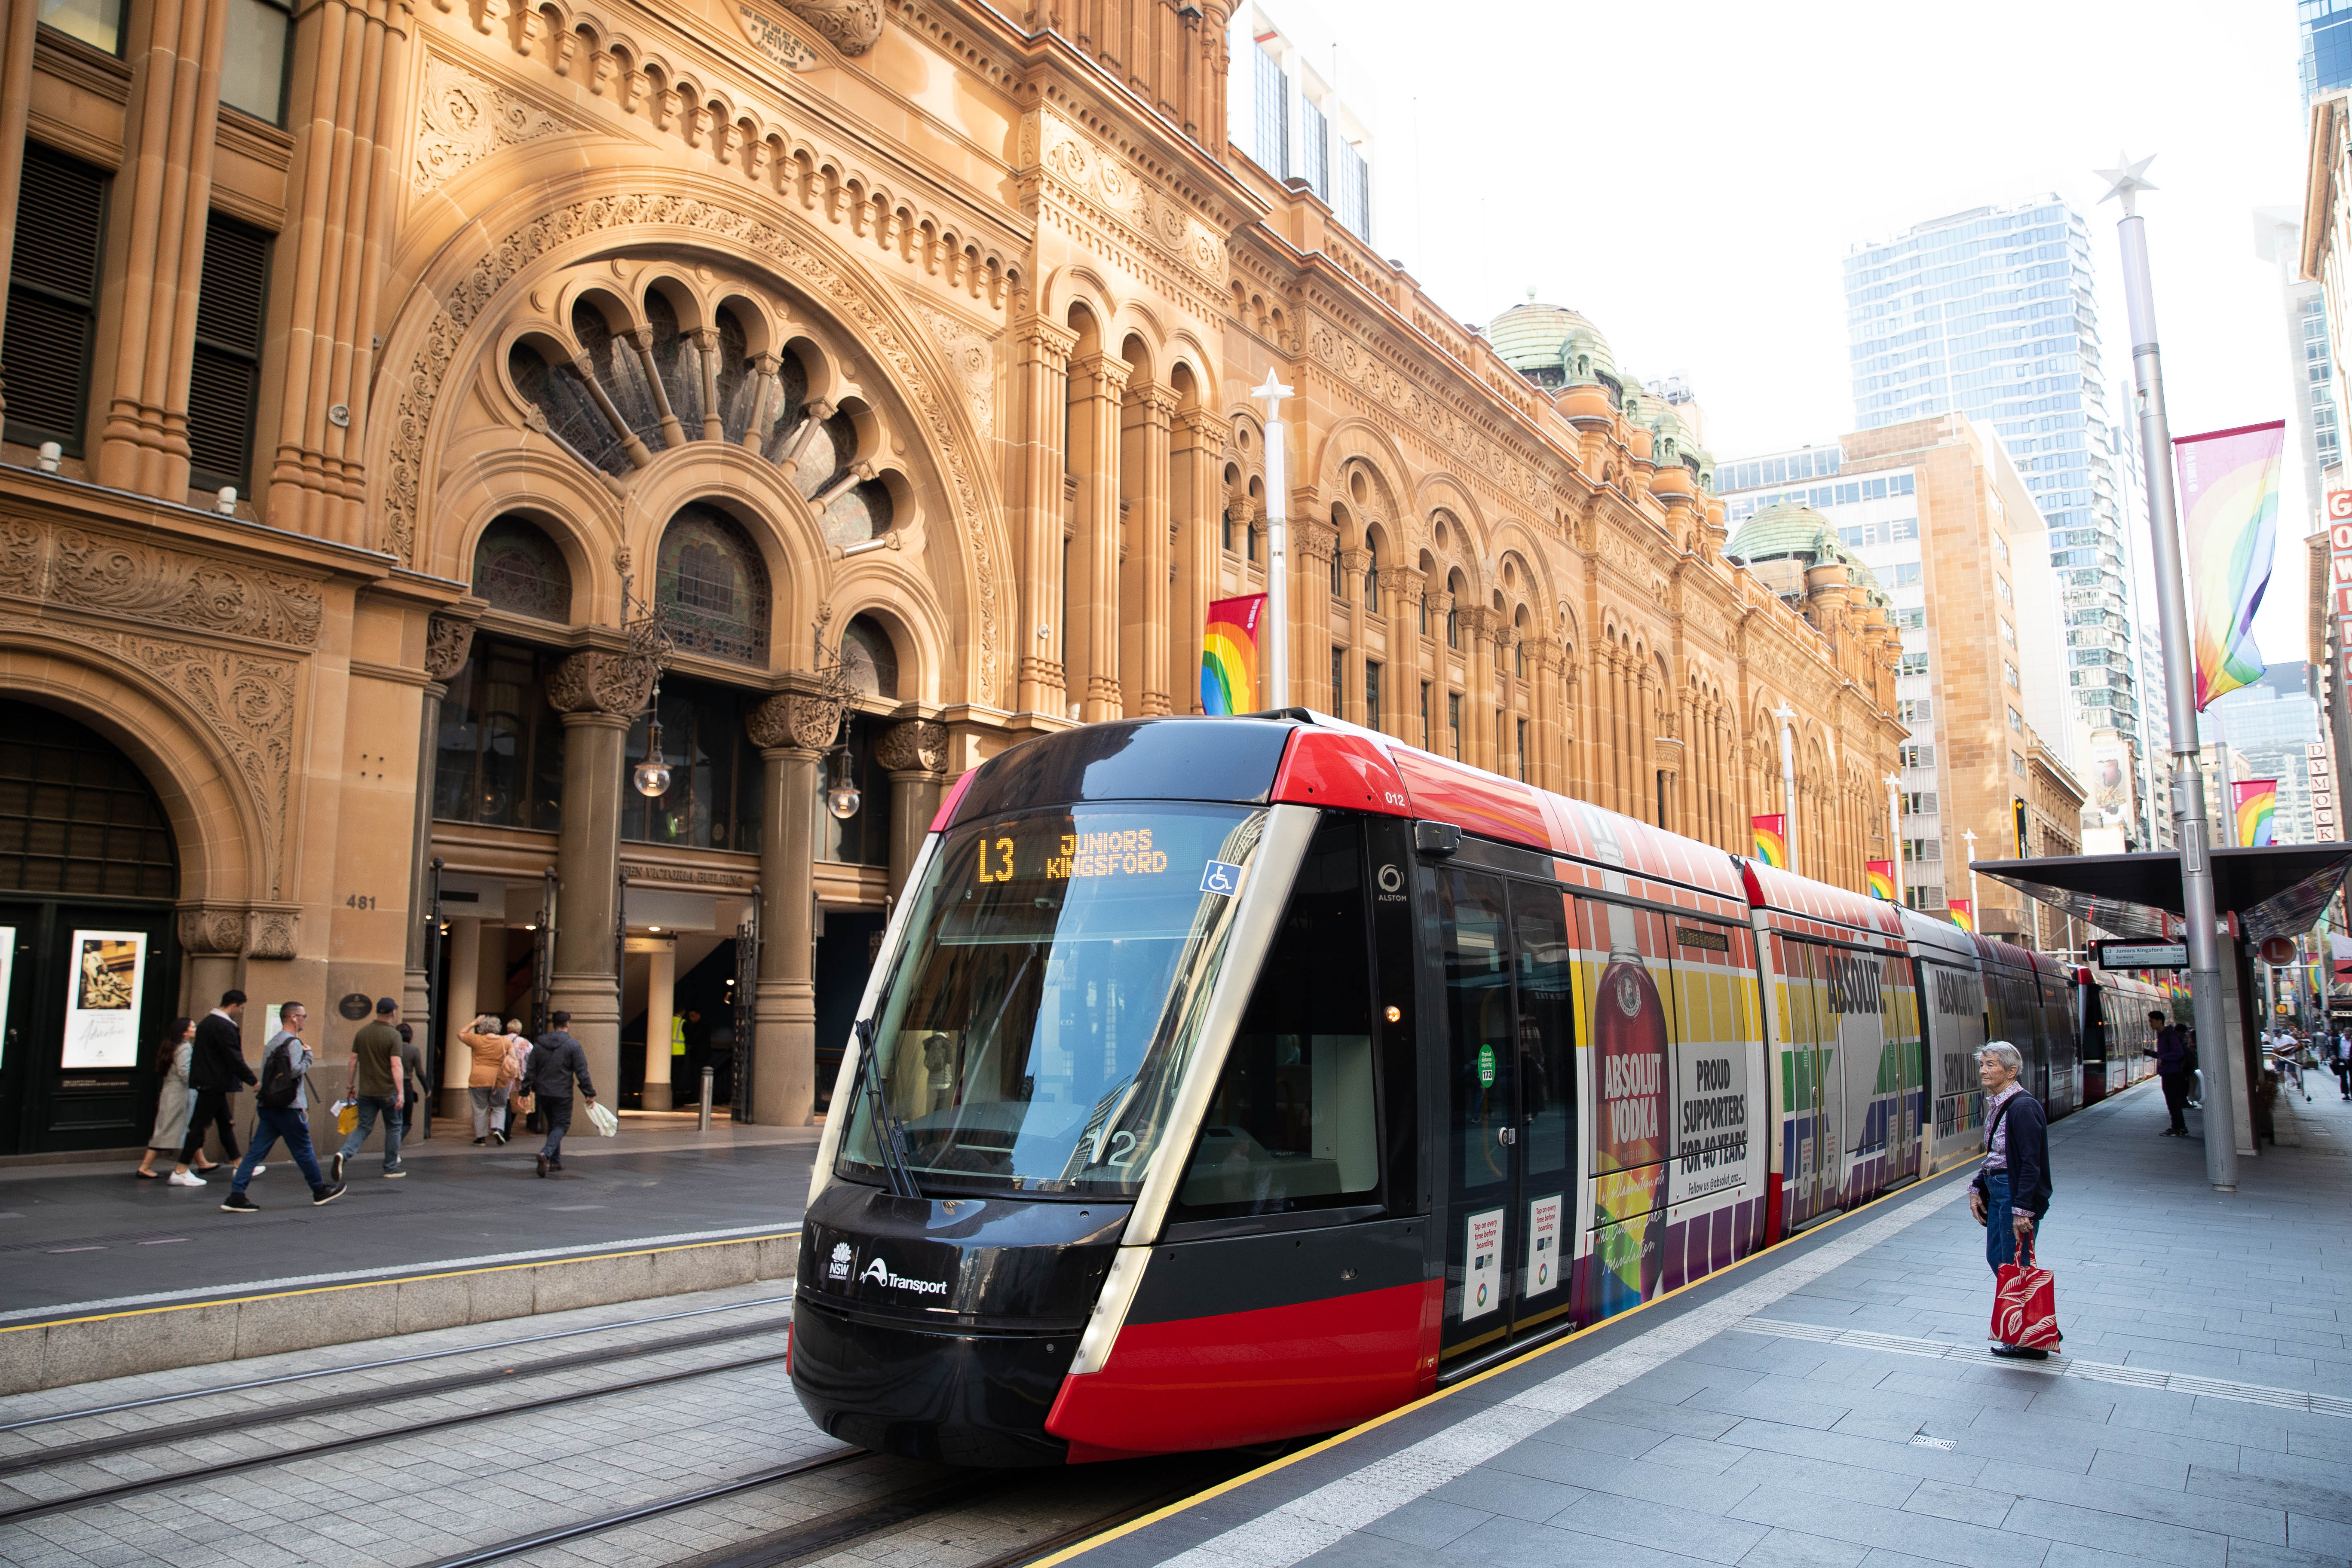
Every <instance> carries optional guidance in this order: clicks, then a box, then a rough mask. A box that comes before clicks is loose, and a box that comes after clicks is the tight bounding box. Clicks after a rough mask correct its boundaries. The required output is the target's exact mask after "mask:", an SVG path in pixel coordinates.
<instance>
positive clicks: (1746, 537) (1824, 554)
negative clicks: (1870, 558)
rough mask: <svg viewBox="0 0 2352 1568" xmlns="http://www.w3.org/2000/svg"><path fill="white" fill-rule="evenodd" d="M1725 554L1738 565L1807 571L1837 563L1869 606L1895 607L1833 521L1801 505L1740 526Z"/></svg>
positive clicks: (1784, 506) (1785, 504)
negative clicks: (1775, 564)
mask: <svg viewBox="0 0 2352 1568" xmlns="http://www.w3.org/2000/svg"><path fill="white" fill-rule="evenodd" d="M1723 552H1724V553H1725V554H1726V555H1727V556H1730V557H1731V558H1732V559H1733V560H1735V561H1746V562H1756V561H1799V562H1801V563H1804V564H1805V565H1807V566H1822V565H1826V564H1828V563H1831V562H1836V563H1838V564H1840V565H1842V566H1843V567H1844V568H1845V570H1846V581H1847V582H1849V583H1851V584H1853V586H1854V588H1855V589H1856V590H1857V591H1859V592H1860V594H1861V595H1862V599H1863V602H1864V604H1869V605H1880V606H1881V607H1891V606H1892V605H1894V603H1895V601H1894V600H1892V599H1890V598H1888V597H1887V595H1886V591H1885V589H1884V588H1881V587H1880V586H1879V585H1878V574H1877V573H1875V572H1873V571H1872V570H1871V569H1870V567H1869V565H1868V563H1865V562H1864V560H1863V558H1862V557H1861V556H1859V555H1856V554H1855V553H1854V552H1853V551H1851V550H1849V549H1847V548H1846V544H1845V542H1844V541H1843V540H1842V539H1840V538H1839V537H1838V532H1837V530H1836V529H1834V528H1832V527H1831V526H1830V520H1829V519H1828V518H1825V517H1823V516H1822V514H1821V513H1820V512H1817V511H1815V510H1813V509H1812V508H1811V507H1809V506H1807V505H1805V504H1804V503H1803V502H1802V501H1786V500H1784V501H1781V502H1780V503H1778V504H1777V505H1773V506H1768V507H1766V508H1765V509H1764V510H1762V511H1759V512H1758V513H1757V514H1756V515H1755V516H1754V517H1751V518H1749V519H1748V521H1746V522H1744V523H1741V524H1740V525H1739V531H1738V532H1737V533H1735V534H1733V535H1732V536H1731V542H1730V543H1728V544H1727V545H1725V546H1724V547H1723Z"/></svg>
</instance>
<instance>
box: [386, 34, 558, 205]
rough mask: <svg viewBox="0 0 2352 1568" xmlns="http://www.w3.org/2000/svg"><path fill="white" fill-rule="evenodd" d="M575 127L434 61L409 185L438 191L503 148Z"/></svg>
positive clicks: (427, 76)
mask: <svg viewBox="0 0 2352 1568" xmlns="http://www.w3.org/2000/svg"><path fill="white" fill-rule="evenodd" d="M571 129H572V127H571V126H570V125H568V124H566V123H565V122H564V121H561V120H558V119H556V118H555V117H554V116H553V115H551V114H549V113H548V112H546V111H545V110H542V109H541V108H540V107H539V106H538V105H536V104H534V103H531V102H530V100H526V99H523V98H520V97H518V96H517V95H516V94H514V93H511V92H509V91H507V90H506V89H504V88H501V87H497V86H494V85H492V84H491V83H489V82H487V81H484V80H483V79H481V78H480V77H478V76H476V75H475V74H474V73H473V72H472V71H469V70H467V69H466V68H463V67H461V66H454V65H451V64H450V63H449V62H448V61H446V60H439V59H428V60H426V61H425V94H424V97H423V99H422V100H421V107H420V108H419V110H418V113H417V127H416V157H415V163H412V164H411V165H410V168H409V174H408V179H409V184H412V185H414V186H415V187H416V189H417V191H418V192H420V193H422V192H425V191H432V190H437V189H439V188H440V186H441V185H442V184H445V183H446V182H447V181H448V180H450V179H451V178H452V177H454V176H456V175H457V174H463V173H464V172H465V171H467V169H470V168H472V167H473V166H474V165H475V164H476V163H480V162H481V161H482V160H483V159H484V158H487V157H488V156H489V155H490V154H491V153H495V152H497V151H498V150H499V148H501V147H510V146H513V145H514V144H515V143H517V142H533V141H537V140H538V139H539V138H540V137H541V136H552V135H554V134H556V133H557V132H563V131H569V130H571Z"/></svg>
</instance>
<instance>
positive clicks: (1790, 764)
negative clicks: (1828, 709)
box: [1772, 702, 1804, 875]
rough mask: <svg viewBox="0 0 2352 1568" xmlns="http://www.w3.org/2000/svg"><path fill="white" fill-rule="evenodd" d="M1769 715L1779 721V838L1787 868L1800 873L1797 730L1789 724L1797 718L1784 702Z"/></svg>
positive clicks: (1795, 713) (1794, 712)
mask: <svg viewBox="0 0 2352 1568" xmlns="http://www.w3.org/2000/svg"><path fill="white" fill-rule="evenodd" d="M1772 717H1773V718H1775V719H1778V720H1779V721H1780V809H1781V810H1782V811H1783V812H1785V813H1786V814H1787V815H1786V816H1784V817H1783V818H1782V819H1781V823H1780V826H1781V828H1782V830H1783V831H1782V833H1781V836H1780V837H1781V841H1782V842H1783V843H1784V844H1786V845H1787V846H1788V849H1789V869H1790V870H1791V871H1795V872H1798V873H1799V874H1800V875H1801V874H1802V873H1803V870H1804V868H1803V866H1802V865H1801V864H1800V858H1799V856H1798V854H1797V742H1796V732H1795V731H1793V730H1792V729H1790V726H1791V725H1792V724H1794V723H1795V722H1796V721H1797V710H1795V709H1793V708H1791V707H1790V706H1789V705H1788V704H1787V703H1786V702H1783V703H1781V704H1780V706H1779V707H1778V708H1775V709H1773V710H1772Z"/></svg>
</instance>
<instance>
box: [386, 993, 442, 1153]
mask: <svg viewBox="0 0 2352 1568" xmlns="http://www.w3.org/2000/svg"><path fill="white" fill-rule="evenodd" d="M393 1032H394V1034H396V1035H398V1036H399V1037H400V1072H401V1079H402V1085H403V1088H402V1092H401V1100H400V1117H401V1125H402V1126H403V1127H404V1128H409V1129H414V1128H416V1127H418V1126H423V1127H424V1128H425V1131H427V1132H428V1133H429V1132H431V1131H432V1130H433V1129H432V1126H431V1123H432V1120H433V1107H432V1106H431V1105H429V1104H427V1103H425V1047H422V1046H420V1045H418V1044H417V1043H416V1031H415V1029H414V1028H413V1027H411V1026H410V1025H409V1022H408V1020H407V1019H405V1018H403V1019H402V1020H401V1021H400V1022H399V1023H398V1024H396V1025H394V1026H393Z"/></svg>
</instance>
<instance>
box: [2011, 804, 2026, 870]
mask: <svg viewBox="0 0 2352 1568" xmlns="http://www.w3.org/2000/svg"><path fill="white" fill-rule="evenodd" d="M2009 817H2010V826H2011V828H2012V829H2014V830H2015V832H2016V834H2017V858H2019V859H2021V860H2022V859H2024V858H2026V850H2025V797H2024V796H2023V795H2011V796H2010V797H2009Z"/></svg>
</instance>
